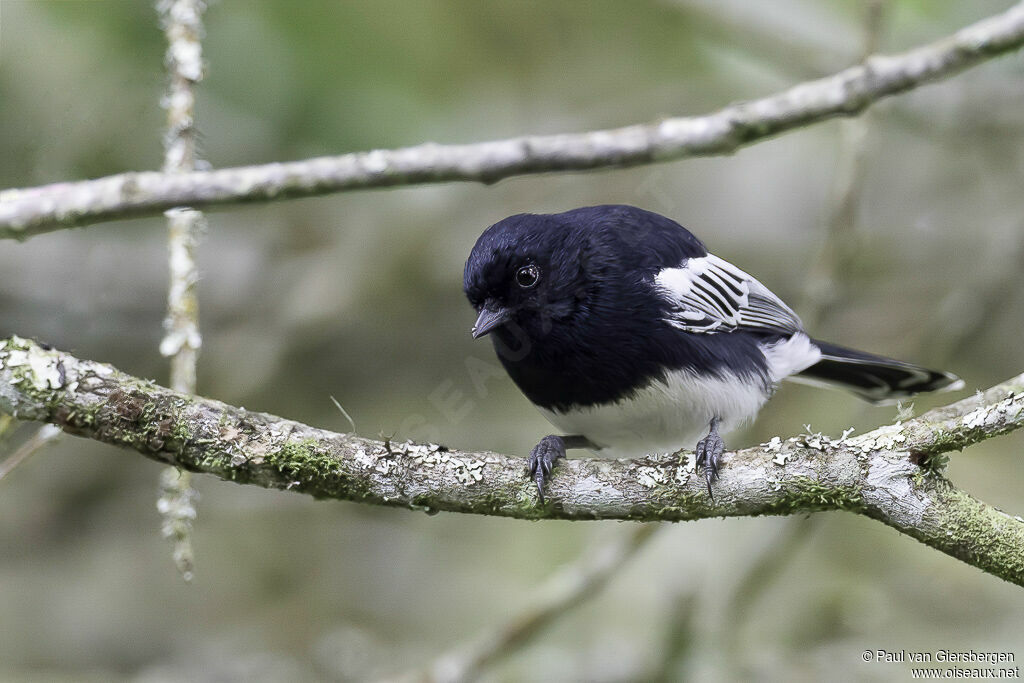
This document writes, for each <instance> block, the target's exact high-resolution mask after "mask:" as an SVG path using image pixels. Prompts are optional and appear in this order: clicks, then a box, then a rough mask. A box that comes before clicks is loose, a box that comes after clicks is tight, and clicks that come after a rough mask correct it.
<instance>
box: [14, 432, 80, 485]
mask: <svg viewBox="0 0 1024 683" xmlns="http://www.w3.org/2000/svg"><path fill="white" fill-rule="evenodd" d="M63 433H64V432H63V431H61V428H60V427H57V426H54V425H43V426H42V427H40V428H39V429H37V430H36V432H35V434H33V435H32V436H30V437H29V438H28V440H27V441H25V443H23V444H21V446H19V447H18V449H17V450H16V451H14V452H13V453H11V454H10V455H9V456H7V458H6V459H4V460H3V461H2V462H0V480H2V479H3V478H4V477H6V476H7V475H8V474H10V473H11V471H12V470H13V469H14V468H15V467H17V466H18V465H20V464H21V463H23V462H25V461H26V460H28V458H29V456H31V455H33V454H35V453H38V452H39V451H40V450H42V449H43V447H44V446H48V445H50V444H52V443H53V442H54V441H56V440H57V438H58V437H59V436H60V435H61V434H63Z"/></svg>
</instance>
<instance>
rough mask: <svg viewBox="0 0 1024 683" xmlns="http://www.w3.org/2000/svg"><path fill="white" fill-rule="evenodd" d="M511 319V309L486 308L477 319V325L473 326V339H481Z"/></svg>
mask: <svg viewBox="0 0 1024 683" xmlns="http://www.w3.org/2000/svg"><path fill="white" fill-rule="evenodd" d="M511 319H512V311H510V310H509V309H507V308H504V307H502V306H497V305H492V306H491V307H487V306H485V307H484V309H483V310H482V311H480V317H478V318H477V319H476V324H475V325H473V330H472V332H473V339H479V338H480V337H482V336H484V335H485V334H487V333H488V332H490V331H491V330H493V329H494V328H495V327H499V326H501V325H504V324H505V323H507V322H508V321H509V320H511Z"/></svg>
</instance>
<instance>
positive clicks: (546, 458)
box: [530, 434, 593, 503]
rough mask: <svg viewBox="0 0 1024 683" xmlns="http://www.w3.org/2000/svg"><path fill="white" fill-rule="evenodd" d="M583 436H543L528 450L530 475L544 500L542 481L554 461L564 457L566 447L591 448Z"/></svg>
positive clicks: (553, 464) (541, 498)
mask: <svg viewBox="0 0 1024 683" xmlns="http://www.w3.org/2000/svg"><path fill="white" fill-rule="evenodd" d="M592 447H593V445H592V444H591V443H590V441H589V440H587V437H585V436H579V435H573V436H556V435H554V434H552V435H551V436H545V437H544V438H543V439H541V440H540V443H539V444H537V445H536V446H534V447H533V450H532V451H530V477H531V478H533V480H534V481H535V482H536V483H537V495H538V496H539V497H540V502H541V503H543V502H544V481H545V479H546V478H547V477H548V476H550V475H551V469H552V468H553V467H554V466H555V461H556V460H558V459H559V458H564V457H565V450H566V449H567V448H592Z"/></svg>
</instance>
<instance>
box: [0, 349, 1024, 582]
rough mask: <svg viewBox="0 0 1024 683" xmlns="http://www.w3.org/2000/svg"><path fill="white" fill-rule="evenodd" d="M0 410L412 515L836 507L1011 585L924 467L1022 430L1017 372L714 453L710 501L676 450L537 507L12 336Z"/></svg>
mask: <svg viewBox="0 0 1024 683" xmlns="http://www.w3.org/2000/svg"><path fill="white" fill-rule="evenodd" d="M0 411H3V412H7V413H11V414H15V415H18V416H19V417H21V418H23V419H29V420H39V421H45V422H52V423H55V424H57V425H59V426H61V427H62V428H63V429H64V430H65V431H69V432H71V433H75V434H78V435H81V436H87V437H90V438H94V439H97V440H99V441H103V442H105V443H109V444H113V445H117V446H123V447H128V448H132V449H134V450H136V451H138V452H140V453H142V454H143V455H145V456H147V457H150V458H153V459H155V460H158V461H162V462H167V463H170V464H173V465H176V466H178V467H182V468H185V469H188V470H191V471H197V472H206V473H209V474H213V475H215V476H218V477H221V478H223V479H228V480H230V481H234V482H236V483H249V484H256V485H258V486H263V487H266V488H278V489H285V490H292V491H297V492H302V493H307V494H310V495H313V496H315V497H318V498H336V499H341V500H355V501H360V502H365V503H374V504H379V505H389V506H398V507H405V508H411V509H423V510H428V511H452V512H469V513H475V514H483V515H498V516H506V517H514V518H520V519H576V520H584V519H629V520H635V521H657V520H671V521H679V520H691V519H702V518H708V517H728V516H750V515H763V514H794V513H799V512H809V511H818V510H836V509H842V510H849V511H853V512H858V513H861V514H864V515H867V516H868V517H872V518H875V519H878V520H880V521H882V522H883V523H885V524H887V525H889V526H891V527H893V528H895V529H897V530H899V531H902V532H903V533H905V534H908V535H910V536H913V537H914V538H917V539H918V540H921V541H922V542H924V543H926V544H928V545H930V546H932V547H933V548H937V549H938V550H941V551H943V552H945V553H947V554H949V555H951V556H953V557H956V558H958V559H960V560H962V561H964V562H967V563H969V564H973V565H974V566H976V567H979V568H980V569H982V570H984V571H986V572H989V573H991V574H994V575H996V576H1000V577H1002V578H1004V579H1006V580H1008V581H1012V582H1014V583H1017V584H1020V585H1024V519H1021V518H1020V517H1011V516H1009V515H1006V514H1004V513H1002V512H999V511H998V510H996V509H994V508H992V507H991V506H988V505H986V504H984V503H982V502H980V501H977V500H974V499H973V498H971V497H970V496H969V495H968V494H966V493H965V492H963V491H961V490H959V489H957V488H956V487H955V486H953V484H951V483H950V482H949V481H948V480H947V479H945V478H943V477H942V476H941V475H940V474H939V471H940V470H941V469H942V468H943V467H944V465H945V456H944V454H945V453H947V452H949V451H951V450H958V449H962V448H964V447H966V446H969V445H971V444H974V443H977V442H979V441H983V440H986V439H988V438H991V437H993V436H996V435H999V434H1005V433H1007V432H1010V431H1014V430H1016V429H1018V428H1020V427H1021V426H1024V374H1022V375H1020V376H1018V377H1015V378H1013V379H1011V380H1009V381H1007V382H1004V383H1002V384H1000V385H997V386H995V387H992V388H991V389H989V390H987V391H986V392H983V393H979V394H977V395H976V396H973V397H971V398H966V399H963V400H961V401H958V402H956V403H953V404H950V405H948V406H944V407H942V408H936V409H934V410H932V411H929V412H927V413H925V414H924V415H922V416H920V417H918V418H914V419H912V420H908V421H906V422H897V423H895V424H893V425H888V426H884V427H880V428H878V429H876V430H874V431H871V432H868V433H866V434H863V435H860V436H857V437H852V438H848V435H846V434H844V435H843V436H842V437H841V438H839V439H830V438H829V437H826V436H823V435H821V434H814V435H803V436H799V437H793V438H790V439H787V440H785V441H782V440H781V439H777V438H776V439H773V440H772V442H770V443H769V444H767V445H764V446H762V447H759V448H750V449H744V450H741V451H736V452H734V453H730V454H729V457H728V458H727V459H726V462H725V465H724V468H723V471H722V475H721V478H720V479H719V481H718V482H717V484H716V490H715V496H716V497H715V499H714V500H712V499H710V498H709V497H707V496H706V495H705V494H704V492H703V491H702V489H701V486H702V482H701V481H700V478H699V477H694V476H690V475H691V472H690V471H688V470H687V469H686V467H685V465H684V464H683V463H682V462H681V461H680V460H679V458H678V457H676V456H669V457H661V458H659V457H655V456H649V457H647V458H643V459H638V460H615V461H606V460H601V459H585V460H568V461H566V462H563V463H560V464H559V467H558V470H557V472H556V475H555V477H554V479H553V480H552V481H551V484H550V488H549V492H550V499H551V500H550V501H549V502H548V503H547V504H544V505H539V504H538V503H537V501H536V499H535V497H534V492H533V491H532V490H531V489H530V483H531V482H529V481H528V479H527V478H525V477H524V476H523V461H522V460H521V459H519V458H510V457H506V456H502V455H498V454H494V453H486V452H485V453H467V452H459V451H456V450H451V449H448V448H445V447H441V446H437V445H429V444H426V445H420V444H413V443H411V442H408V443H405V444H395V443H392V442H390V441H384V442H380V441H373V440H370V439H365V438H361V437H357V436H355V435H352V434H335V433H331V432H326V431H323V430H319V429H316V428H313V427H309V426H307V425H303V424H300V423H297V422H293V421H290V420H285V419H282V418H278V417H274V416H272V415H267V414H263V413H254V412H248V411H246V410H244V409H240V408H235V407H232V406H228V405H226V404H223V403H219V402H217V401H211V400H209V399H203V398H199V397H195V396H189V395H185V394H181V393H179V392H175V391H172V390H169V389H165V388H163V387H160V386H157V385H155V384H153V383H151V382H146V381H144V380H140V379H137V378H134V377H131V376H129V375H125V374H124V373H121V372H119V371H117V370H115V369H114V368H112V367H110V366H107V365H102V364H100V363H95V362H93V361H88V360H82V359H77V358H75V357H73V356H71V355H69V354H65V353H62V352H59V351H56V350H52V349H44V348H43V347H41V346H39V345H38V344H36V343H34V342H30V341H27V340H24V339H20V338H17V337H12V338H10V339H7V340H5V341H3V342H2V343H0ZM823 455H824V456H827V457H823Z"/></svg>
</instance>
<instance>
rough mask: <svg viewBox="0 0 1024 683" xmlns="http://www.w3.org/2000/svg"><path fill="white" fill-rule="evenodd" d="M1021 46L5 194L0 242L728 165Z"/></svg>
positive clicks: (928, 51) (972, 31) (985, 42)
mask: <svg viewBox="0 0 1024 683" xmlns="http://www.w3.org/2000/svg"><path fill="white" fill-rule="evenodd" d="M1021 45H1024V3H1020V4H1017V5H1015V6H1013V7H1012V8H1010V9H1009V10H1007V11H1006V12H1004V13H1002V14H999V15H996V16H992V17H990V18H988V19H985V20H983V21H980V22H978V23H976V24H973V25H971V26H968V27H966V28H963V29H961V30H960V31H957V32H956V33H955V34H953V35H952V36H947V37H945V38H942V39H941V40H938V41H935V42H933V43H930V44H928V45H924V46H921V47H918V48H916V49H913V50H910V51H907V52H904V53H901V54H897V55H892V56H877V57H873V58H871V59H868V60H866V61H865V63H863V64H859V65H857V66H853V67H850V68H848V69H845V70H843V71H841V72H839V73H837V74H834V75H832V76H829V77H827V78H822V79H819V80H816V81H809V82H806V83H802V84H800V85H797V86H794V87H792V88H790V89H788V90H785V91H783V92H781V93H779V94H776V95H772V96H769V97H765V98H761V99H757V100H752V101H750V102H745V103H740V104H735V105H731V106H729V107H726V108H724V109H722V110H720V111H718V112H716V113H713V114H709V115H706V116H699V117H680V118H665V119H662V120H660V121H655V122H653V123H648V124H640V125H633V126H627V127H624V128H616V129H609V130H598V131H591V132H586V133H568V134H560V135H540V136H527V137H520V138H512V139H508V140H498V141H492V142H482V143H476V144H462V145H438V144H434V143H427V144H423V145H419V146H416V147H407V148H403V149H392V150H374V151H371V152H361V153H355V154H345V155H341V156H336V157H320V158H315V159H307V160H304V161H293V162H283V163H272V164H266V165H263V166H247V167H238V168H225V169H220V170H212V171H196V172H192V173H185V174H178V173H155V172H139V173H125V174H121V175H116V176H108V177H106V178H99V179H97V180H90V181H81V182H70V183H57V184H53V185H47V186H43V187H35V188H23V189H12V190H6V191H4V192H2V193H0V238H3V237H7V238H27V237H30V236H32V235H35V234H39V233H43V232H48V231H52V230H55V229H59V228H65V227H72V226H80V225H88V224H91V223H97V222H101V221H107V220H112V219H115V218H126V217H132V216H144V215H150V214H153V213H155V212H159V211H164V210H167V209H170V208H173V207H176V206H185V205H187V206H192V207H199V206H219V205H225V204H237V203H240V202H251V201H270V200H278V199H282V198H285V197H306V196H312V195H320V194H327V193H331V192H341V191H345V190H354V189H364V188H371V187H392V186H399V185H411V184H419V183H435V182H444V181H452V180H475V181H480V182H486V183H491V182H495V181H497V180H500V179H502V178H507V177H509V176H514V175H521V174H526V173H544V172H550V171H573V170H584V169H594V168H614V167H625V166H633V165H638V164H648V163H652V162H656V161H668V160H671V159H681V158H684V157H692V156H709V155H719V154H729V153H731V152H734V151H736V150H738V149H740V148H741V147H744V146H747V145H750V144H752V143H755V142H758V141H761V140H764V139H766V138H769V137H772V136H774V135H777V134H779V133H782V132H785V131H789V130H794V129H798V128H802V127H804V126H807V125H810V124H812V123H816V122H819V121H823V120H826V119H829V118H832V117H835V116H849V115H855V114H859V113H860V112H862V111H863V110H864V109H865V108H867V107H868V106H870V105H871V104H873V103H874V102H876V101H878V100H879V99H882V98H884V97H887V96H890V95H894V94H898V93H902V92H905V91H907V90H911V89H914V88H916V87H919V86H921V85H923V84H925V83H929V82H931V81H934V80H937V79H940V78H946V77H949V76H952V75H954V74H956V73H958V72H960V71H962V70H964V69H967V68H970V67H972V66H975V65H977V64H981V63H983V62H985V61H987V60H989V59H991V58H993V57H996V56H998V55H1002V54H1005V53H1007V52H1011V51H1013V50H1016V49H1018V48H1019V47H1020V46H1021Z"/></svg>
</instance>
